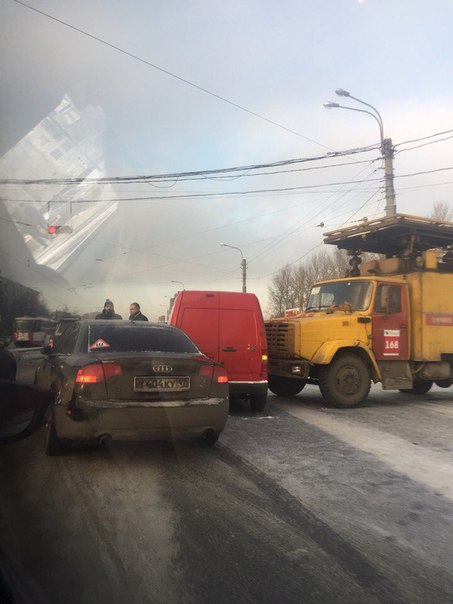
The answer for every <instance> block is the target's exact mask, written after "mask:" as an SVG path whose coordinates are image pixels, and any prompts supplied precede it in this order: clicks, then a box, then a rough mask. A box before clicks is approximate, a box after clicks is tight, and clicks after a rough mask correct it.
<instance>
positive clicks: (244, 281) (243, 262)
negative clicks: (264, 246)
mask: <svg viewBox="0 0 453 604" xmlns="http://www.w3.org/2000/svg"><path fill="white" fill-rule="evenodd" d="M220 245H222V246H224V247H230V248H231V249H233V250H238V252H240V254H241V270H242V291H243V293H246V292H247V261H246V259H245V258H244V254H243V253H242V250H241V248H239V247H236V246H234V245H228V243H221V244H220Z"/></svg>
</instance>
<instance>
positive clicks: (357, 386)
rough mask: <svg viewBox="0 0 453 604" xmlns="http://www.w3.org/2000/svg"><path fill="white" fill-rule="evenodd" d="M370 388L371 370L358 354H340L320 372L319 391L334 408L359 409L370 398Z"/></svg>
mask: <svg viewBox="0 0 453 604" xmlns="http://www.w3.org/2000/svg"><path fill="white" fill-rule="evenodd" d="M370 386H371V378H370V370H369V369H368V366H367V364H366V363H365V361H363V360H362V359H361V358H360V357H359V356H358V355H356V354H347V353H344V354H339V355H338V356H337V357H336V358H335V359H334V360H333V361H332V362H331V363H330V365H324V366H322V367H321V368H320V371H319V389H320V390H321V394H322V396H323V398H324V400H325V401H326V403H328V404H329V405H332V406H333V407H338V408H340V409H347V408H349V407H357V406H358V405H360V403H362V402H363V401H364V400H365V399H366V397H367V396H368V393H369V391H370Z"/></svg>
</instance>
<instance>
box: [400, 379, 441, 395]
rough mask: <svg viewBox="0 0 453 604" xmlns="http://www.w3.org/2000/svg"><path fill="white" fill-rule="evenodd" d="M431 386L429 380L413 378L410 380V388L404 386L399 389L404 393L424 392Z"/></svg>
mask: <svg viewBox="0 0 453 604" xmlns="http://www.w3.org/2000/svg"><path fill="white" fill-rule="evenodd" d="M432 387H433V383H432V382H430V381H429V380H414V381H413V382H412V388H405V389H404V390H400V392H403V393H404V394H426V393H427V392H429V391H430V390H431V388H432Z"/></svg>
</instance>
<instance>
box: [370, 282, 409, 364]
mask: <svg viewBox="0 0 453 604" xmlns="http://www.w3.org/2000/svg"><path fill="white" fill-rule="evenodd" d="M372 319H373V332H372V335H373V351H374V354H375V357H376V360H378V361H392V360H394V361H407V360H408V359H409V305H408V290H407V285H405V284H403V283H379V284H378V287H377V290H376V295H375V298H374V308H373V314H372Z"/></svg>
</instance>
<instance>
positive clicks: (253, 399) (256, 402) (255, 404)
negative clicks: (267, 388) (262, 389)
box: [249, 392, 267, 413]
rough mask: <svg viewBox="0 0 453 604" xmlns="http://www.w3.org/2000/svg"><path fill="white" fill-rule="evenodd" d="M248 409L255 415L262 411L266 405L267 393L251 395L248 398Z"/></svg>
mask: <svg viewBox="0 0 453 604" xmlns="http://www.w3.org/2000/svg"><path fill="white" fill-rule="evenodd" d="M249 400H250V408H251V410H252V411H254V412H255V413H256V412H258V411H264V408H265V407H266V403H267V392H266V393H264V394H251V395H250V396H249Z"/></svg>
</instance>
